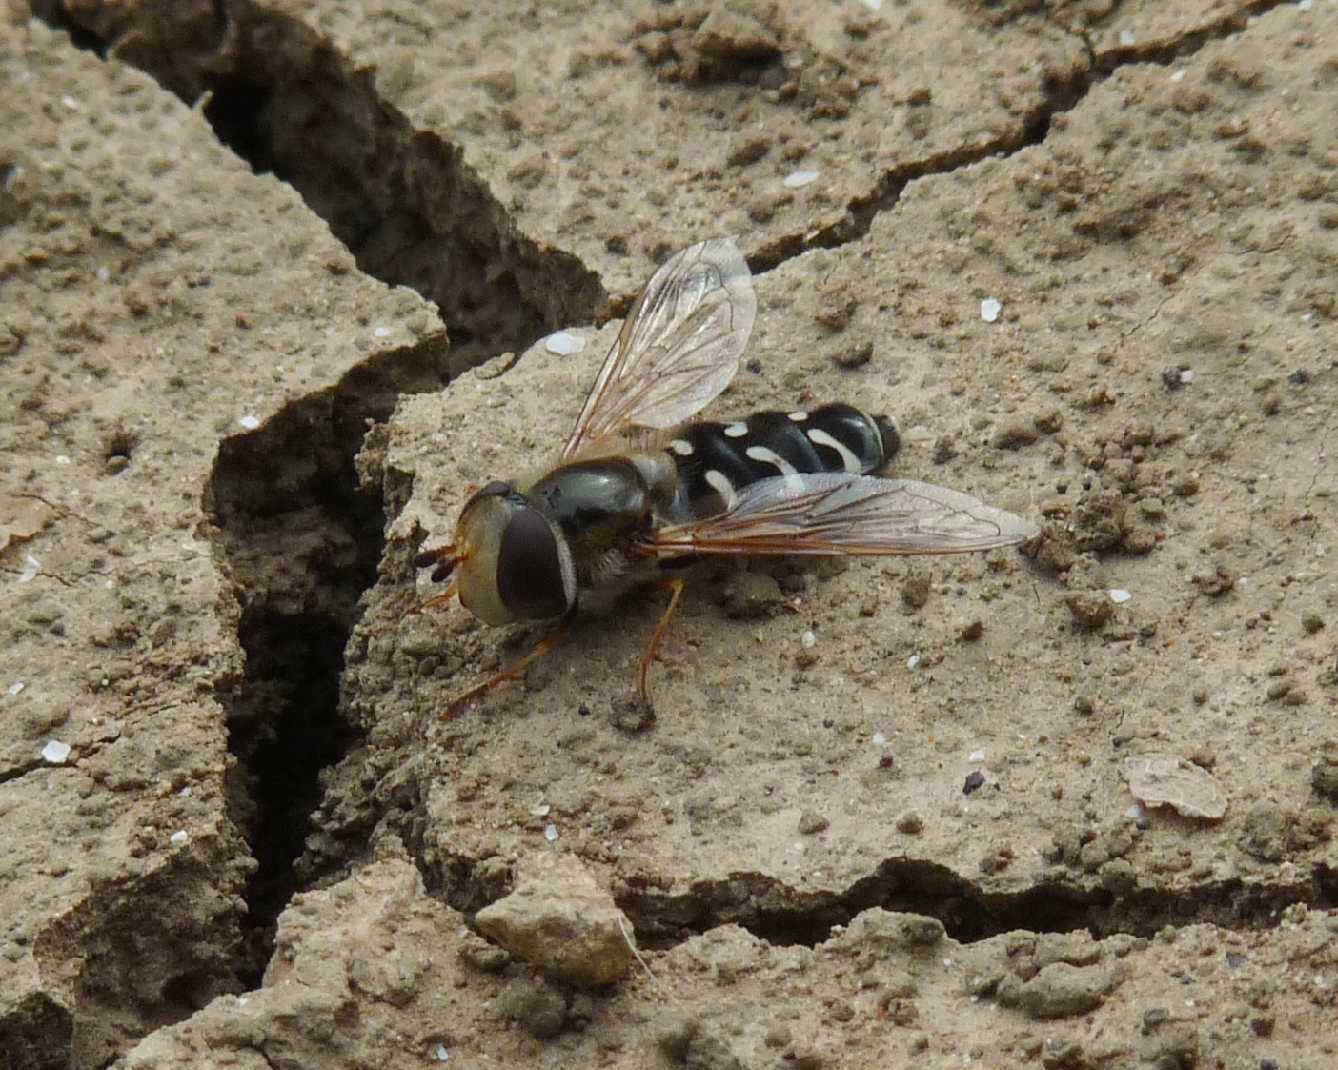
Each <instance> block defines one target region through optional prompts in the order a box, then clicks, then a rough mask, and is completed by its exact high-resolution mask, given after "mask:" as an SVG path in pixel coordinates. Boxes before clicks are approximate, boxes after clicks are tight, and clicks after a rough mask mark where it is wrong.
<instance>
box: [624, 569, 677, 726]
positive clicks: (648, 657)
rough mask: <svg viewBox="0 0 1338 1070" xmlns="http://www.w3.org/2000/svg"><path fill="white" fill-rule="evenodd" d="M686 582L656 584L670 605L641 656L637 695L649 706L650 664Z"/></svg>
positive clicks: (673, 580) (671, 580)
mask: <svg viewBox="0 0 1338 1070" xmlns="http://www.w3.org/2000/svg"><path fill="white" fill-rule="evenodd" d="M686 582H687V581H685V580H684V579H683V577H682V576H671V577H669V578H668V579H665V580H661V581H660V582H659V583H657V584H656V587H657V588H659V589H660V590H661V591H668V592H669V605H667V606H666V607H665V610H664V613H663V614H662V615H661V616H660V623H659V624H657V625H655V633H654V634H653V635H652V636H651V637H650V642H649V643H647V644H646V652H645V653H644V654H642V655H641V671H640V672H639V673H637V680H636V690H637V695H638V697H639V698H640V699H641V701H642V702H644V703H646V704H647V705H649V704H650V696H649V695H647V694H646V675H647V674H648V673H649V672H650V663H651V662H652V661H653V660H654V659H655V648H656V647H658V646H659V645H660V640H661V639H663V638H664V633H665V632H666V631H668V630H669V621H670V620H671V619H672V618H673V616H674V610H676V609H677V608H678V599H679V596H680V595H681V594H682V593H683V587H684V586H685V585H686Z"/></svg>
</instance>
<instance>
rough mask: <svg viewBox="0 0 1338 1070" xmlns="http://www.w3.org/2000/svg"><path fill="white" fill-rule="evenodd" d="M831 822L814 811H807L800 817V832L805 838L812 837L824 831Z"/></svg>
mask: <svg viewBox="0 0 1338 1070" xmlns="http://www.w3.org/2000/svg"><path fill="white" fill-rule="evenodd" d="M829 825H831V822H830V821H828V820H827V819H826V818H825V817H823V816H822V815H821V814H819V813H816V812H815V811H813V810H805V811H804V812H803V813H802V814H800V815H799V832H800V834H801V835H803V836H812V835H814V834H816V833H819V832H822V831H824V830H825V829H826V828H827V827H828V826H829Z"/></svg>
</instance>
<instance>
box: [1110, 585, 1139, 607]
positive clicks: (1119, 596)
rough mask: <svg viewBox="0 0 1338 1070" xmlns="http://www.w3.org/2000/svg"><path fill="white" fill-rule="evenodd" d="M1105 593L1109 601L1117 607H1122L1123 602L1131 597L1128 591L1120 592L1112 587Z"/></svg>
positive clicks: (1117, 588) (1120, 590)
mask: <svg viewBox="0 0 1338 1070" xmlns="http://www.w3.org/2000/svg"><path fill="white" fill-rule="evenodd" d="M1106 593H1107V594H1109V595H1110V600H1111V601H1112V602H1114V603H1115V604H1116V605H1117V606H1122V605H1124V603H1125V602H1127V601H1129V599H1131V598H1132V597H1133V595H1131V594H1130V593H1129V592H1128V591H1125V590H1122V589H1120V588H1119V587H1112V588H1111V589H1110V590H1109V591H1107V592H1106Z"/></svg>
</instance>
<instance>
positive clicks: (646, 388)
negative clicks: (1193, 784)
mask: <svg viewBox="0 0 1338 1070" xmlns="http://www.w3.org/2000/svg"><path fill="white" fill-rule="evenodd" d="M756 316H757V297H756V295H755V294H754V293H753V283H752V277H751V276H750V274H749V272H748V264H747V261H745V260H744V258H743V254H742V253H740V252H739V248H738V246H737V245H735V244H734V239H732V238H716V239H713V240H711V241H705V242H701V243H700V244H698V245H693V246H690V247H689V248H687V249H684V250H682V251H681V252H678V253H676V254H675V255H674V256H672V257H670V258H669V260H667V261H666V262H665V263H664V264H663V265H662V266H661V267H660V269H659V270H658V271H656V272H655V274H654V275H653V276H651V280H650V282H648V283H646V288H645V289H644V290H642V291H641V295H640V296H639V297H638V298H637V299H636V303H635V304H634V305H633V306H632V311H631V312H630V313H629V314H628V316H627V319H626V320H625V321H623V327H622V330H621V331H619V332H618V339H617V341H616V342H614V344H613V348H612V349H610V350H609V355H608V356H607V357H606V358H605V359H604V365H603V367H602V368H600V370H599V377H598V378H597V379H596V380H595V385H594V388H593V389H592V390H591V391H590V396H589V397H587V398H586V399H585V407H584V408H583V409H582V410H581V415H580V418H579V419H578V420H577V421H576V428H575V430H574V431H572V434H571V438H570V439H569V440H568V441H567V445H566V448H565V449H564V450H563V451H562V456H563V459H567V458H570V457H571V456H572V455H573V454H575V453H577V452H578V451H579V450H580V449H581V448H582V447H583V446H584V445H586V444H587V443H589V442H591V441H593V440H596V439H601V438H606V437H609V436H611V435H614V434H617V433H619V432H621V431H623V430H625V429H626V428H627V427H628V426H629V425H638V426H641V427H652V428H656V429H660V430H663V429H665V428H669V427H673V426H674V425H675V424H679V423H682V422H683V421H684V420H686V419H688V417H690V416H692V415H693V414H694V413H696V412H699V411H700V410H701V409H702V407H703V406H705V405H706V404H707V403H708V402H709V401H711V400H712V399H713V398H715V397H716V396H717V395H719V394H720V392H721V391H722V390H724V389H725V387H727V386H728V385H729V382H730V380H731V379H733V378H734V373H735V372H736V371H738V367H739V357H740V356H741V355H742V354H743V350H744V347H745V346H746V345H747V344H748V336H749V334H751V333H752V329H753V320H754V319H755V318H756Z"/></svg>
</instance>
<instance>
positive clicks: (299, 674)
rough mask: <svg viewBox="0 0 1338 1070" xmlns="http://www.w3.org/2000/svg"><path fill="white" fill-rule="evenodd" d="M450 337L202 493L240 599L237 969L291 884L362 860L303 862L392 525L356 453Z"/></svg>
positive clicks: (359, 387) (248, 964)
mask: <svg viewBox="0 0 1338 1070" xmlns="http://www.w3.org/2000/svg"><path fill="white" fill-rule="evenodd" d="M445 355H446V344H445V338H444V336H438V337H436V338H433V339H429V340H427V341H425V342H424V343H422V344H420V345H417V346H413V347H409V348H407V349H402V350H397V351H394V352H390V353H385V354H381V355H380V356H378V357H377V358H374V359H373V360H370V361H368V362H366V363H364V364H362V365H360V366H358V367H357V368H355V369H353V370H352V371H351V372H349V373H348V375H346V376H345V377H344V379H343V380H342V381H341V382H340V383H339V384H338V385H337V386H334V387H331V388H329V389H327V390H323V391H319V392H317V393H315V394H311V395H309V396H307V397H306V398H303V399H301V400H300V401H297V402H294V403H292V404H290V405H288V406H287V407H286V408H284V409H283V410H281V411H280V412H279V413H277V414H276V415H275V416H274V417H273V418H272V419H271V420H270V421H269V422H268V423H267V424H266V425H265V426H264V427H262V428H260V429H259V430H257V431H255V432H253V433H251V434H247V435H239V436H235V437H233V438H229V439H226V440H225V441H224V442H223V443H222V445H221V446H220V448H219V453H218V457H217V459H216V460H215V463H214V470H213V473H212V475H211V478H210V481H209V485H208V487H207V489H206V506H207V508H208V510H209V513H210V516H211V518H212V520H213V527H212V528H211V529H210V530H209V531H208V532H207V535H208V536H209V538H210V540H211V542H212V545H213V547H214V551H215V554H216V555H217V556H218V557H219V558H220V561H221V565H222V571H223V572H224V574H225V575H229V576H231V577H232V580H233V584H234V594H235V597H236V600H237V603H238V605H239V606H240V607H241V617H240V623H239V628H238V638H239V641H240V643H241V645H242V648H243V649H244V650H245V652H246V669H245V672H244V673H243V674H242V676H241V678H240V679H233V680H229V681H225V682H224V683H223V684H221V685H220V699H221V701H222V702H223V704H224V708H225V709H226V711H227V716H228V737H229V749H230V750H231V752H232V754H233V756H234V757H235V758H236V765H235V767H234V768H233V770H232V776H231V780H230V799H229V802H230V807H231V813H232V816H233V820H234V821H235V822H236V824H237V826H238V828H239V829H241V830H242V832H243V834H244V835H245V837H246V840H247V842H248V844H249V845H250V848H251V851H252V854H253V856H254V857H255V861H256V870H255V872H254V874H253V875H252V877H251V879H250V881H249V883H248V887H247V890H246V893H245V895H246V900H247V906H248V908H249V914H248V922H247V932H246V933H245V934H244V935H245V938H246V952H245V963H244V966H243V971H242V979H243V981H244V982H246V983H251V984H255V983H258V982H259V979H260V975H261V973H262V972H263V970H264V968H265V964H266V963H267V962H268V960H269V955H270V952H271V950H272V946H273V936H274V925H275V921H276V920H277V918H278V914H279V912H280V911H281V910H282V909H283V908H284V906H285V905H286V904H287V902H288V900H289V899H290V898H291V897H292V895H293V894H294V892H296V891H298V890H300V889H301V888H303V887H308V886H310V885H311V884H312V883H313V882H315V881H318V880H319V879H320V878H321V877H322V876H325V875H327V874H328V873H330V872H331V871H333V870H336V869H337V868H338V867H339V866H341V865H342V864H343V863H344V862H346V861H347V860H348V859H349V858H350V857H353V856H356V854H357V853H358V851H359V850H360V846H361V845H360V844H357V843H349V844H345V845H342V848H341V853H335V854H333V855H332V854H331V853H330V852H328V851H325V852H322V853H320V854H319V857H315V856H313V857H308V858H305V859H304V854H305V853H307V851H306V848H307V837H308V834H309V833H310V831H311V818H312V813H313V811H314V810H315V809H316V807H317V806H318V805H319V803H320V801H321V797H322V783H321V776H322V773H323V771H324V770H326V769H328V768H330V767H332V766H334V765H335V764H336V763H338V762H339V761H340V760H341V759H342V758H344V757H345V756H346V755H347V754H348V753H349V752H350V751H351V750H353V749H354V748H356V747H357V746H358V745H359V744H360V742H361V737H360V735H359V733H358V731H357V730H356V728H355V727H354V726H353V725H352V723H351V722H349V721H348V720H347V719H346V718H345V717H344V716H343V715H342V712H341V707H340V679H341V675H342V672H343V668H344V648H345V645H346V644H347V642H348V638H349V635H350V633H351V632H352V630H353V626H354V624H355V623H356V622H357V620H358V617H359V615H360V613H361V603H360V599H361V597H362V593H363V591H365V590H366V589H367V588H368V587H369V586H371V584H372V583H373V582H374V580H375V578H376V570H377V565H378V562H379V561H380V558H381V551H382V548H383V532H384V529H385V525H386V523H387V517H386V515H385V512H384V509H383V506H382V499H381V497H380V494H379V492H378V490H363V489H362V488H361V487H360V486H359V482H358V475H357V470H356V467H355V464H354V460H355V458H356V456H357V454H358V451H359V450H360V449H361V447H362V444H363V440H364V437H365V435H366V433H367V431H368V428H369V427H370V426H372V425H373V424H375V423H378V422H382V421H385V420H386V419H388V418H389V416H390V414H391V412H392V411H393V409H394V405H395V402H396V399H397V398H398V397H399V395H400V394H402V393H415V392H421V391H430V390H439V389H441V387H442V386H443V384H444V383H445V380H446V361H445Z"/></svg>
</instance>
